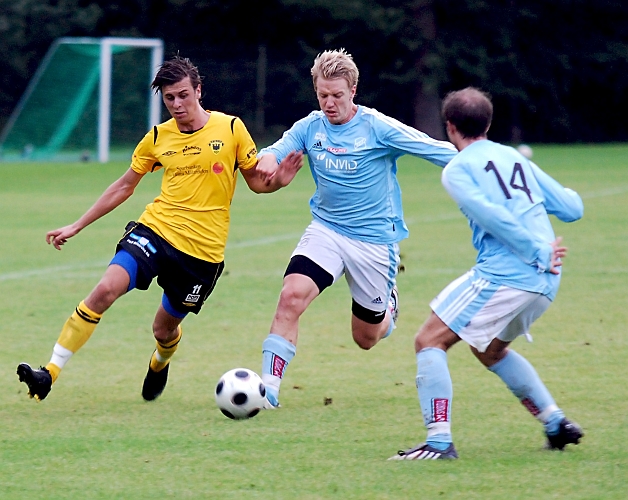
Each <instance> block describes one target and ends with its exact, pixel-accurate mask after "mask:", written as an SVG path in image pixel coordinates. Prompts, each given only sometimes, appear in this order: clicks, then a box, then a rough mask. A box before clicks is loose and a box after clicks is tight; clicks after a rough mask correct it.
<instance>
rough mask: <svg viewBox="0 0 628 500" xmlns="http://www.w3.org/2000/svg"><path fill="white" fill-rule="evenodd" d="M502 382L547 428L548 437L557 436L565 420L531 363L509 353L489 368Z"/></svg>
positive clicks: (514, 353) (513, 353) (512, 352)
mask: <svg viewBox="0 0 628 500" xmlns="http://www.w3.org/2000/svg"><path fill="white" fill-rule="evenodd" d="M489 370H490V371H492V372H493V373H494V374H495V375H497V376H498V377H499V378H501V379H502V380H503V381H504V383H505V384H506V385H507V386H508V389H510V390H511V392H512V393H513V394H514V395H515V396H516V397H517V398H518V399H519V401H521V404H522V405H523V406H525V407H526V409H527V410H528V411H529V412H530V413H531V414H532V415H533V416H534V417H536V418H537V419H539V420H540V421H541V422H543V424H544V425H545V430H546V431H547V433H548V434H556V433H557V432H558V425H559V424H560V421H561V420H562V419H563V418H564V417H565V414H564V413H563V412H562V410H561V409H560V408H558V406H556V402H555V401H554V398H552V395H551V394H550V392H549V391H548V390H547V387H545V384H543V382H542V381H541V378H540V377H539V375H538V373H537V372H536V370H535V369H534V367H533V366H532V365H531V364H530V362H529V361H528V360H527V359H526V358H524V357H523V356H522V355H521V354H519V353H517V352H515V351H513V350H509V351H508V353H507V354H506V356H505V357H504V358H503V359H501V360H499V361H498V362H497V363H495V364H494V365H493V366H491V367H490V368H489Z"/></svg>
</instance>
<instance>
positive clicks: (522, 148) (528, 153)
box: [517, 144, 533, 160]
mask: <svg viewBox="0 0 628 500" xmlns="http://www.w3.org/2000/svg"><path fill="white" fill-rule="evenodd" d="M517 151H519V152H520V153H521V154H522V155H523V156H525V157H526V158H527V159H528V160H529V159H530V158H532V154H533V153H532V148H531V147H530V146H528V145H527V144H519V146H517Z"/></svg>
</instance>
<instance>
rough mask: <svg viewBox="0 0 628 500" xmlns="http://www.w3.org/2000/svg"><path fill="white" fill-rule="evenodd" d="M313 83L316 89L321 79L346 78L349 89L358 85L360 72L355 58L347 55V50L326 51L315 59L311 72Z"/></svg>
mask: <svg viewBox="0 0 628 500" xmlns="http://www.w3.org/2000/svg"><path fill="white" fill-rule="evenodd" d="M310 73H312V81H313V83H314V88H315V89H316V80H317V79H318V78H319V77H321V78H325V79H333V78H344V79H345V80H346V81H347V83H348V84H349V88H352V87H353V86H354V85H357V84H358V77H359V76H360V72H359V71H358V67H357V66H356V65H355V63H354V62H353V56H352V55H351V54H347V51H346V50H345V49H340V50H326V51H324V52H321V53H320V54H318V56H316V59H314V66H312V69H311V70H310Z"/></svg>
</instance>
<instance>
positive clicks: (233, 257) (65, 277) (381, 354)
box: [0, 145, 628, 499]
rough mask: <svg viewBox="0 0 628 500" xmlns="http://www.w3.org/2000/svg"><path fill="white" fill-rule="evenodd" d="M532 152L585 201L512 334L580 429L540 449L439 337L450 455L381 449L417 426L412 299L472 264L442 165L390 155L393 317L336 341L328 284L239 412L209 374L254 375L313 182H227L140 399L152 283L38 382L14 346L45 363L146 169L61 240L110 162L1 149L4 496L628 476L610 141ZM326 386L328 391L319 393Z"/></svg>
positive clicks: (617, 209) (341, 304)
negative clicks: (251, 407) (548, 286)
mask: <svg viewBox="0 0 628 500" xmlns="http://www.w3.org/2000/svg"><path fill="white" fill-rule="evenodd" d="M534 153H535V156H534V159H535V160H536V161H538V163H539V165H541V166H542V167H543V168H544V169H545V170H546V171H547V172H549V173H550V174H552V175H553V176H555V177H556V178H557V179H558V180H559V181H560V182H562V183H563V184H564V185H566V186H569V187H572V188H574V189H576V190H577V191H578V192H579V193H580V194H581V195H582V196H583V198H584V201H585V216H584V218H583V220H582V221H579V222H577V223H574V224H563V223H560V222H558V221H555V222H556V223H555V228H556V232H557V234H559V235H562V236H564V238H565V240H564V241H565V243H566V245H567V246H569V247H570V253H569V255H568V256H567V259H566V262H565V266H564V277H563V283H562V287H561V290H560V292H559V294H558V297H557V300H556V301H555V303H554V304H553V306H552V307H551V308H550V309H549V311H548V312H547V313H546V314H545V315H544V316H543V317H542V318H541V319H540V320H539V321H538V322H537V323H536V324H535V325H534V327H533V330H532V334H533V336H534V342H533V343H531V344H528V343H526V342H523V341H517V342H516V343H515V344H514V347H515V349H517V350H518V351H519V352H521V353H522V354H524V355H525V356H526V357H527V358H528V359H529V360H530V361H531V362H532V363H533V364H534V365H535V367H536V368H537V370H538V372H539V373H540V375H541V376H542V378H543V379H544V380H545V382H546V384H547V386H548V387H549V389H550V390H551V391H552V393H553V394H554V396H555V398H556V399H557V402H558V404H559V405H560V406H561V407H562V408H563V409H564V410H565V411H566V412H567V414H568V415H569V416H570V417H572V418H573V419H574V420H576V421H578V422H579V423H580V424H581V425H582V426H583V428H584V430H585V433H586V436H585V438H584V440H583V442H582V444H581V445H580V446H578V447H570V448H569V449H567V450H566V451H565V452H564V453H557V452H556V453H550V452H546V451H543V450H541V446H542V444H543V434H542V428H541V426H540V425H539V424H538V423H537V422H536V421H535V420H534V419H533V418H531V417H530V416H529V415H528V414H527V413H526V412H525V411H524V409H523V408H522V407H521V406H520V405H519V403H518V402H517V401H516V400H515V398H514V397H513V396H512V395H511V394H510V393H509V392H508V390H507V389H506V388H505V387H504V386H503V384H502V383H501V381H500V380H499V379H498V378H497V377H495V376H494V375H492V374H491V373H489V372H488V371H486V370H485V369H483V368H482V367H481V366H480V365H479V363H478V362H477V361H476V360H475V358H473V356H472V355H471V354H470V352H469V350H468V349H467V348H466V347H465V346H464V345H462V344H460V345H458V346H456V347H455V348H453V349H452V351H451V352H450V355H449V365H450V369H451V373H452V378H453V382H454V393H455V398H454V406H453V432H454V439H455V442H456V446H457V448H458V451H459V453H460V460H457V461H455V462H451V463H449V462H430V463H423V462H408V463H405V462H388V461H386V458H388V457H389V456H391V455H393V454H394V453H395V452H396V450H397V449H400V448H406V447H410V446H412V445H414V444H416V443H418V442H420V441H422V440H423V438H424V435H425V434H424V429H423V423H422V418H421V412H420V407H419V404H418V401H417V396H416V390H415V388H414V376H415V371H416V366H415V358H414V352H413V336H414V333H415V331H416V330H417V328H418V327H419V326H420V325H421V323H422V322H423V320H424V319H425V318H426V317H427V314H428V312H429V307H428V303H429V300H430V299H431V298H433V296H434V295H435V294H436V293H438V292H439V291H440V290H441V289H442V288H443V287H444V286H445V285H446V284H448V283H449V282H450V281H451V280H452V279H454V278H456V277H457V276H458V275H460V274H461V273H463V272H465V271H466V270H467V269H468V268H469V267H471V266H472V264H473V262H474V257H475V253H474V251H473V248H472V246H471V242H470V232H469V229H468V227H467V224H466V220H465V219H464V217H463V216H462V215H461V214H460V213H459V211H458V210H457V208H456V206H455V204H454V203H453V202H452V201H451V200H450V199H449V198H448V197H447V195H446V193H445V191H444V190H443V189H442V187H441V186H440V176H439V170H438V169H437V168H435V167H433V166H431V165H429V164H427V163H425V162H421V161H418V160H414V159H412V158H408V157H406V158H404V159H402V161H401V163H400V174H399V178H400V182H401V186H402V190H403V193H404V207H405V214H406V219H407V222H408V226H409V228H410V231H411V235H410V238H409V239H407V240H405V241H404V242H402V244H401V251H402V256H403V264H404V266H405V272H403V273H401V274H400V275H399V278H398V283H399V287H400V292H401V316H400V320H399V324H398V328H397V329H396V330H395V332H394V334H393V335H392V336H391V337H390V338H389V339H387V340H385V341H383V342H382V343H381V344H379V345H378V346H377V347H375V348H374V349H372V350H371V351H368V352H364V351H361V350H360V349H359V348H357V346H356V345H355V344H354V343H353V342H352V340H351V335H350V332H349V326H350V302H351V299H350V296H349V293H348V290H347V286H346V284H345V283H344V282H343V281H341V282H340V283H338V284H336V285H335V286H333V287H331V288H330V289H328V290H327V291H326V292H325V293H324V294H323V295H322V296H320V297H319V298H318V299H317V300H316V301H315V302H314V303H313V304H312V306H311V307H310V309H309V310H308V311H306V313H305V314H304V316H303V318H302V320H301V329H300V340H299V346H298V352H297V356H296V357H295V359H294V361H293V362H292V363H291V365H290V367H289V369H288V371H287V373H286V377H285V379H284V382H283V385H282V393H281V401H282V405H283V407H282V408H281V409H280V410H278V411H272V412H263V413H262V414H261V415H260V416H258V417H256V418H254V419H252V420H250V421H243V422H234V421H230V420H228V419H226V418H224V417H223V416H222V414H221V413H220V412H219V411H218V409H217V408H216V407H215V404H214V400H213V390H214V386H215V383H216V381H217V380H218V378H219V376H220V375H221V374H222V373H223V372H225V371H227V370H228V369H231V368H233V367H236V366H246V367H248V368H252V369H254V370H256V371H258V370H259V367H260V364H261V352H260V351H261V343H262V341H263V339H264V338H265V337H266V335H267V333H268V327H269V325H270V321H271V319H272V315H273V313H274V309H275V305H276V302H277V297H278V294H279V291H280V288H281V281H282V275H283V271H284V269H285V266H286V264H287V262H288V259H289V257H290V254H291V252H292V250H293V248H294V246H295V244H296V242H297V241H298V239H299V236H300V234H301V233H302V231H303V229H304V228H305V227H306V225H307V224H308V222H309V221H310V216H309V211H308V206H307V200H308V199H309V196H310V195H311V193H312V190H313V182H312V180H311V176H310V175H309V172H308V171H307V170H303V171H302V172H301V173H300V174H299V175H298V176H297V178H296V179H295V181H294V182H293V184H292V185H291V186H289V187H288V188H287V189H285V190H282V191H280V192H278V193H276V194H272V195H254V194H252V193H250V192H249V191H248V190H247V189H246V186H245V184H244V183H243V182H241V183H240V185H239V187H238V190H237V192H236V196H235V200H234V203H233V216H232V229H231V234H230V237H229V246H228V248H227V255H226V268H225V273H224V275H223V277H222V278H221V279H220V280H219V282H218V285H217V287H216V290H215V291H214V293H213V295H212V296H211V298H210V299H209V300H208V302H207V303H206V304H205V307H204V309H203V312H202V313H201V314H200V315H199V316H195V317H193V316H191V317H189V318H187V319H186V320H185V323H184V333H185V335H184V340H183V342H182V344H181V347H180V349H179V351H178V352H177V354H176V357H175V358H174V362H173V365H172V370H171V376H170V381H169V383H168V387H167V389H166V391H165V392H164V394H163V396H162V397H161V398H160V399H159V400H157V401H156V402H154V403H145V402H144V401H143V400H142V399H141V396H140V387H141V383H142V380H143V378H144V374H145V370H146V366H147V363H148V358H149V356H150V353H151V352H152V349H153V345H154V344H153V340H152V334H151V323H152V318H153V315H154V312H155V310H156V307H157V305H158V303H159V300H160V296H161V291H160V290H159V288H157V287H156V286H153V287H152V288H151V289H150V290H149V291H147V292H137V291H135V292H133V293H130V294H129V295H128V296H125V297H123V298H121V299H120V300H119V301H118V302H117V303H116V304H115V305H114V306H113V307H112V309H111V310H110V311H109V312H107V314H106V315H105V317H104V318H103V320H102V322H101V324H100V325H99V327H98V329H97V330H96V333H95V334H94V336H93V337H92V339H91V340H90V341H89V342H88V344H87V345H86V346H85V347H84V348H83V349H82V350H81V351H80V352H79V353H78V354H77V355H76V356H74V357H73V358H72V360H71V361H70V363H69V364H68V365H67V367H66V369H65V370H64V371H63V373H62V374H61V377H60V379H59V381H58V383H57V384H56V385H55V387H54V389H53V391H52V392H51V394H50V396H49V397H48V398H47V399H46V400H45V401H44V402H42V403H40V404H37V403H35V402H34V401H32V400H29V399H28V397H27V396H26V392H25V387H24V386H23V384H20V383H18V380H17V376H16V375H15V367H16V365H17V364H18V363H19V362H21V361H28V362H30V363H32V364H45V363H46V362H47V361H48V359H49V357H50V352H51V349H52V346H53V345H54V342H55V340H56V338H57V335H58V332H59V329H60V328H61V325H62V324H63V322H64V321H65V320H66V318H67V317H68V315H69V314H70V313H71V312H72V310H73V309H74V307H75V306H76V304H77V303H78V302H79V301H80V300H81V299H82V298H84V297H85V296H86V295H87V294H88V293H89V292H90V290H91V289H92V287H93V286H94V285H95V284H96V282H97V281H98V279H99V278H100V276H101V275H102V272H103V271H104V269H105V267H106V264H107V262H108V261H109V259H110V257H111V255H112V252H113V250H114V247H115V243H116V242H117V239H118V238H119V236H120V234H121V232H122V230H123V228H124V225H125V224H126V222H127V221H129V220H131V219H134V218H137V217H138V216H139V214H140V213H141V211H142V210H143V207H144V206H145V205H146V204H147V203H149V202H150V201H151V200H152V198H153V197H154V196H155V195H156V194H157V193H158V190H159V183H160V175H159V174H154V175H150V176H147V178H146V179H144V180H143V181H142V182H141V183H140V186H139V187H138V189H137V191H136V193H135V195H134V196H133V197H132V198H131V199H130V200H129V201H127V203H125V204H124V205H123V206H122V207H119V208H118V209H117V210H116V211H114V212H113V213H112V214H109V215H108V216H106V217H104V218H103V219H101V220H100V221H98V222H96V223H95V224H93V225H92V226H91V227H88V228H87V229H85V230H84V231H83V232H82V233H81V234H80V235H78V236H77V237H75V238H74V239H73V240H71V241H70V242H69V243H68V244H67V245H66V246H65V247H64V249H63V251H61V252H57V251H55V250H54V249H53V248H52V247H49V246H47V245H46V244H45V242H44V236H45V233H46V231H48V230H50V229H53V228H56V227H59V226H62V225H64V224H68V223H70V222H72V221H74V220H75V219H76V218H77V217H79V216H80V215H81V214H82V213H83V212H84V211H85V210H86V209H87V208H88V207H89V206H90V205H91V203H93V201H94V200H95V199H96V197H97V196H98V195H99V194H100V193H101V192H102V191H103V190H104V188H105V187H106V186H107V185H108V184H109V183H110V182H112V181H113V180H114V179H116V178H117V177H118V176H120V175H121V174H122V173H123V172H124V171H125V169H126V168H127V165H126V164H121V163H117V164H108V165H104V166H101V165H96V164H87V165H85V164H81V165H79V164H76V165H59V164H22V163H20V164H6V163H4V164H3V163H0V234H1V235H2V239H1V243H0V297H1V298H2V300H1V301H0V318H2V321H1V323H0V334H1V336H2V346H3V347H2V349H0V369H1V373H2V376H1V377H0V422H1V425H0V463H1V464H2V466H1V467H0V497H1V498H3V499H30V498H45V499H66V498H71V499H74V498H76V499H112V498H119V499H145V498H146V499H148V498H151V499H153V498H176V499H200V498H220V499H240V498H262V499H397V498H427V499H429V498H455V499H504V498H508V499H510V498H513V499H519V498H521V499H523V498H539V499H554V498H560V499H566V498H568V499H607V498H609V499H623V498H625V497H626V477H628V452H627V451H626V443H628V425H627V424H628V421H627V420H628V419H627V417H626V415H628V403H627V402H626V389H625V381H626V373H627V370H626V357H627V355H628V345H627V335H626V323H627V322H628V321H627V320H628V312H627V311H628V307H627V302H626V295H627V294H626V290H627V282H628V224H627V223H626V214H627V213H628V169H627V165H626V158H628V147H627V146H625V145H614V146H613V145H610V146H589V145H581V146H563V147H554V146H537V147H535V148H534ZM325 398H332V400H333V403H332V404H331V405H324V404H323V401H324V399H325Z"/></svg>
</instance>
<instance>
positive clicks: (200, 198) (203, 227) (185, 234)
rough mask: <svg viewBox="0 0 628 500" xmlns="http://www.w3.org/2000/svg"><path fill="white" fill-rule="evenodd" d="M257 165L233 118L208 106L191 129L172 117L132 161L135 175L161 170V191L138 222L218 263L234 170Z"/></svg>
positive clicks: (185, 249)
mask: <svg viewBox="0 0 628 500" xmlns="http://www.w3.org/2000/svg"><path fill="white" fill-rule="evenodd" d="M256 164H257V150H256V148H255V143H254V142H253V139H252V138H251V136H250V134H249V133H248V131H247V130H246V127H245V126H244V123H242V121H241V120H240V119H239V118H237V117H234V116H229V115H226V114H223V113H220V112H217V111H212V112H211V114H210V116H209V120H208V121H207V123H206V124H205V126H204V127H203V128H202V129H200V130H197V131H195V132H193V133H185V132H181V131H179V129H178V127H177V124H176V122H175V120H174V119H170V120H168V121H166V122H164V123H162V124H160V125H157V126H156V127H154V128H153V130H151V131H150V132H148V133H147V134H146V135H145V136H144V138H143V139H142V140H141V141H140V143H139V144H138V145H137V147H136V148H135V152H134V153H133V160H132V163H131V168H132V169H133V170H134V171H135V172H137V173H138V174H145V173H148V172H154V171H156V170H158V169H163V170H164V172H163V179H162V181H161V193H160V194H159V196H157V198H155V200H154V201H153V203H150V204H148V205H147V206H146V210H145V211H144V213H143V214H142V215H141V217H140V218H139V222H141V223H142V224H144V225H146V226H148V227H150V228H151V229H152V230H153V231H155V232H156V233H157V234H158V235H159V236H161V237H162V238H164V239H165V240H166V241H167V242H168V243H170V244H171V245H172V246H174V247H175V248H177V249H178V250H180V251H182V252H184V253H186V254H188V255H191V256H193V257H196V258H199V259H202V260H205V261H208V262H222V261H223V260H224V250H225V246H226V243H227V235H228V233H229V209H230V205H231V200H232V199H233V193H234V191H235V186H236V178H237V170H238V168H240V169H245V170H246V169H250V168H253V167H254V166H255V165H256Z"/></svg>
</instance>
